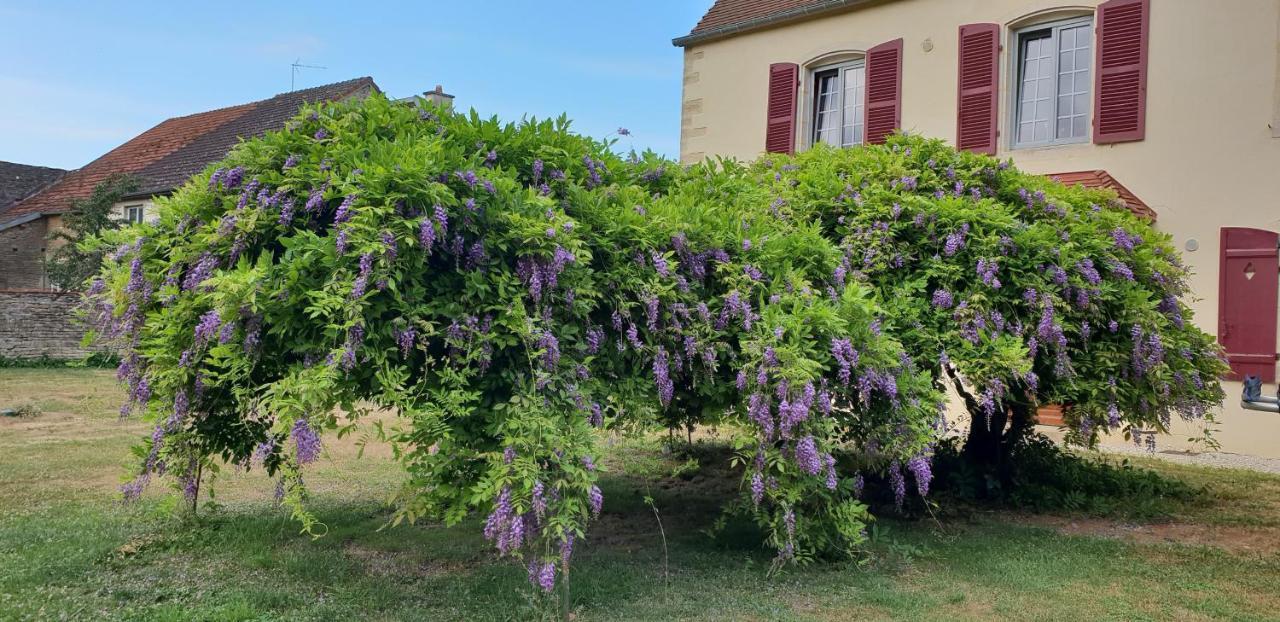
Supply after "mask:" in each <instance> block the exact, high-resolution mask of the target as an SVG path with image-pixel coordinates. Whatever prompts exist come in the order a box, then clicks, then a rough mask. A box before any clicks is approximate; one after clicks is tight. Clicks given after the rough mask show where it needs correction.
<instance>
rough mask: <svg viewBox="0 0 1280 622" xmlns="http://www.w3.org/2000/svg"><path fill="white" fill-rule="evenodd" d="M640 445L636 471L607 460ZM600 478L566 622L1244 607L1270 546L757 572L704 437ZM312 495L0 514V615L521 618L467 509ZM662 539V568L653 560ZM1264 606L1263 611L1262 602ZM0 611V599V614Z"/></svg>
mask: <svg viewBox="0 0 1280 622" xmlns="http://www.w3.org/2000/svg"><path fill="white" fill-rule="evenodd" d="M642 459H643V460H644V461H646V462H645V466H644V467H643V468H634V469H628V470H627V471H626V472H623V470H622V469H621V468H618V467H621V466H624V465H625V464H627V463H628V461H632V462H635V461H639V460H642ZM607 464H609V466H610V467H611V468H613V471H612V472H611V473H609V474H608V475H606V476H605V477H604V478H603V481H602V487H603V488H604V491H605V498H606V502H605V509H604V513H603V515H602V517H601V519H600V520H599V521H598V522H597V523H596V524H594V525H592V528H591V533H590V536H589V540H588V541H587V542H586V543H584V544H583V545H582V546H580V547H579V549H578V551H577V554H576V555H575V559H574V565H573V570H572V575H571V577H570V586H571V595H572V603H573V609H574V611H575V613H576V614H577V617H578V619H579V620H589V619H610V620H652V619H742V618H759V619H820V618H835V619H847V618H856V617H882V618H903V619H918V618H924V617H938V618H945V619H951V618H1024V619H1025V618H1027V617H1040V618H1042V619H1073V618H1074V619H1090V618H1095V619H1096V618H1098V617H1107V616H1108V615H1111V616H1114V615H1115V614H1116V613H1117V612H1124V613H1126V614H1132V615H1128V616H1126V617H1130V618H1133V619H1143V618H1148V619H1158V618H1162V617H1166V618H1167V617H1180V616H1184V615H1185V614H1198V615H1210V616H1223V617H1240V616H1246V617H1247V615H1248V614H1249V612H1250V611H1257V610H1259V609H1256V608H1257V607H1259V606H1261V604H1260V603H1259V602H1258V600H1257V598H1258V597H1257V594H1259V593H1261V594H1272V595H1273V596H1271V597H1266V598H1264V600H1267V599H1269V600H1267V603H1271V601H1274V600H1276V599H1275V597H1274V595H1275V594H1277V593H1278V591H1277V590H1276V586H1277V584H1278V581H1277V572H1278V570H1280V569H1277V568H1276V565H1277V562H1276V561H1275V560H1271V561H1268V560H1241V559H1239V558H1235V557H1232V556H1230V555H1227V554H1225V553H1222V552H1214V551H1201V550H1186V549H1175V548H1169V549H1160V550H1159V551H1158V553H1159V554H1158V555H1154V554H1145V555H1133V554H1131V553H1132V549H1131V547H1130V546H1129V545H1127V544H1125V543H1123V542H1120V541H1115V540H1102V539H1094V538H1072V537H1062V536H1059V535H1058V534H1056V533H1055V532H1052V531H1050V530H1046V529H1042V528H1037V527H1028V526H1018V525H1009V524H1001V523H1000V522H998V521H994V520H978V521H965V520H958V521H950V522H949V523H948V524H945V525H944V524H939V523H935V522H933V521H911V520H883V521H880V522H881V523H883V524H885V525H887V526H888V529H887V531H883V528H882V533H887V534H889V535H888V536H885V539H886V540H888V541H891V542H892V543H893V544H894V546H895V547H896V548H895V549H894V551H896V552H895V553H894V555H896V556H897V557H896V559H895V560H893V561H894V562H895V563H889V564H879V563H877V564H870V565H865V566H862V567H858V566H857V565H855V564H852V563H834V564H820V565H815V566H810V567H805V568H797V569H792V570H790V571H788V572H787V573H785V574H783V575H782V576H780V577H775V578H766V577H765V570H766V568H767V567H768V565H769V561H770V559H771V557H772V553H771V552H770V551H767V550H764V549H763V548H762V546H761V544H760V543H761V537H760V534H759V533H758V532H756V531H755V528H754V526H753V525H752V524H751V523H750V522H747V521H742V522H736V521H735V522H731V523H730V528H729V529H726V530H725V531H723V532H721V533H720V535H719V536H718V537H716V538H709V537H707V535H706V534H705V531H706V530H707V529H708V528H709V527H711V525H712V524H713V523H714V521H715V520H716V518H717V517H719V515H720V508H721V507H722V505H723V504H724V503H725V502H726V501H728V500H730V499H733V498H735V497H736V496H737V495H738V485H739V476H738V474H736V472H733V471H731V470H730V469H729V467H728V453H727V450H725V449H724V448H723V447H721V446H717V445H710V444H699V445H697V446H695V448H694V449H693V450H692V451H691V452H688V453H684V452H670V453H667V452H663V451H661V450H659V449H658V448H656V447H655V446H652V445H628V444H625V443H624V444H621V445H620V446H618V447H615V449H614V451H613V452H612V453H611V456H610V460H609V462H607ZM333 497H334V495H329V496H326V495H317V496H316V498H315V499H314V501H313V503H312V504H311V508H312V509H313V510H314V512H315V513H316V515H317V517H318V518H319V519H320V520H321V521H322V522H323V523H324V524H325V525H326V527H327V528H328V531H327V534H326V535H325V536H324V537H323V538H319V539H312V538H309V537H307V536H305V535H300V534H299V533H298V526H297V524H296V523H294V522H293V521H291V520H289V519H288V517H287V516H285V515H284V514H283V512H282V511H281V510H279V509H277V508H274V507H272V506H271V505H270V504H269V503H266V502H240V503H235V504H229V505H227V506H224V507H223V508H222V509H221V510H220V511H218V512H215V513H212V514H208V515H205V516H203V517H202V518H200V519H199V520H198V521H196V522H194V523H183V522H181V521H178V520H175V519H172V518H167V517H162V516H161V514H162V512H161V510H162V502H160V501H157V500H154V499H152V500H150V501H148V502H147V504H144V505H143V506H141V507H132V508H124V507H121V506H118V505H111V506H109V507H104V506H102V505H93V504H84V505H78V506H70V505H68V506H64V507H61V508H58V509H57V511H54V512H49V511H44V510H42V511H40V512H35V513H31V514H28V515H23V516H19V517H17V518H13V519H6V520H5V521H3V522H0V561H2V562H3V563H4V567H5V568H11V569H15V570H14V571H13V572H11V573H3V574H4V575H6V576H0V613H6V614H12V617H15V618H23V617H37V618H39V617H58V616H59V615H62V616H65V617H70V618H99V619H110V618H116V619H156V620H185V619H192V620H196V619H198V620H249V619H528V618H534V617H538V616H540V615H542V614H546V613H548V612H550V611H553V609H554V605H553V604H552V603H548V602H543V603H536V602H534V603H531V601H530V594H531V590H530V587H529V584H528V583H527V581H526V579H525V572H524V570H523V568H521V567H519V565H518V564H517V563H515V562H512V561H507V560H500V559H498V558H496V557H495V556H494V554H493V547H492V546H491V545H489V543H487V542H485V541H484V539H483V538H482V537H481V535H480V532H481V521H480V519H478V518H474V519H470V520H467V521H464V522H463V523H461V524H459V525H456V526H453V527H449V528H446V527H443V526H440V525H435V524H422V523H420V524H418V525H411V526H399V527H394V528H385V529H382V527H384V526H385V525H386V523H387V520H388V518H389V517H390V515H391V514H390V510H389V509H388V508H387V507H385V506H384V505H383V504H381V503H379V502H378V501H377V500H376V499H375V498H374V497H373V496H372V495H371V494H369V493H368V491H364V490H362V491H361V492H359V493H358V494H356V495H353V496H349V497H348V498H333ZM645 497H652V499H653V503H654V505H655V506H656V507H657V508H658V511H659V513H660V515H661V517H662V524H663V526H664V528H665V533H666V537H667V539H668V544H669V545H668V554H669V556H670V558H669V560H668V564H669V568H670V572H671V576H670V581H668V580H667V577H665V576H664V575H663V568H664V563H663V550H662V544H661V542H662V534H661V533H660V532H659V529H658V523H657V520H655V517H654V515H653V508H652V507H650V505H649V504H648V503H646V501H645ZM1263 610H1265V609H1263ZM3 617H6V615H0V618H3Z"/></svg>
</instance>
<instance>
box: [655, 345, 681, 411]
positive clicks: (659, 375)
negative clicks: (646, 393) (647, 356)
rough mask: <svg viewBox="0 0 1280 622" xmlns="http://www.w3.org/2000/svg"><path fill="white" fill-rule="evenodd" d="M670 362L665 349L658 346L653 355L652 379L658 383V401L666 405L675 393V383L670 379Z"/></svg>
mask: <svg viewBox="0 0 1280 622" xmlns="http://www.w3.org/2000/svg"><path fill="white" fill-rule="evenodd" d="M670 374H671V371H670V363H669V360H668V357H667V350H666V349H665V348H663V347H662V346H658V353H657V354H655V355H654V357H653V380H654V382H655V383H656V384H657V385H658V401H660V402H662V406H663V407H666V406H667V405H669V404H670V403H671V398H672V397H673V396H674V395H675V390H676V389H675V383H673V382H672V381H671V375H670Z"/></svg>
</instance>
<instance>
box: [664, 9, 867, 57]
mask: <svg viewBox="0 0 1280 622" xmlns="http://www.w3.org/2000/svg"><path fill="white" fill-rule="evenodd" d="M877 1H879V0H831V2H828V3H826V4H817V5H809V6H803V7H797V8H794V9H791V10H788V11H782V12H780V13H774V14H773V15H768V16H765V17H756V18H753V19H748V20H743V21H740V22H734V23H732V24H726V25H724V26H717V27H715V28H709V29H707V30H704V31H702V32H691V33H689V34H687V35H685V36H683V37H676V38H674V39H672V40H671V45H674V46H676V47H681V48H682V47H688V46H690V45H694V44H697V43H706V42H708V41H714V40H716V39H724V38H726V37H731V36H733V35H737V34H742V33H745V32H750V31H753V30H762V29H765V28H769V27H772V26H779V25H782V24H785V23H789V22H797V21H801V20H804V19H808V18H811V17H818V16H820V15H825V14H827V13H834V12H836V11H840V10H843V9H851V8H854V7H857V6H860V5H863V4H871V3H872V2H877Z"/></svg>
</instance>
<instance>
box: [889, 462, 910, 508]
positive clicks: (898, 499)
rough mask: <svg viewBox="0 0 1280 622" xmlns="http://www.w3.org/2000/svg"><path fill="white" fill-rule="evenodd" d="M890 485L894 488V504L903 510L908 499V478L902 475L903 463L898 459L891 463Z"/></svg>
mask: <svg viewBox="0 0 1280 622" xmlns="http://www.w3.org/2000/svg"><path fill="white" fill-rule="evenodd" d="M889 486H890V487H892V488H893V504H894V505H895V506H897V508H898V509H899V510H901V509H902V503H903V502H904V501H906V499H907V480H906V478H905V477H903V475H902V464H901V463H899V462H898V461H897V460H894V461H893V464H891V465H889Z"/></svg>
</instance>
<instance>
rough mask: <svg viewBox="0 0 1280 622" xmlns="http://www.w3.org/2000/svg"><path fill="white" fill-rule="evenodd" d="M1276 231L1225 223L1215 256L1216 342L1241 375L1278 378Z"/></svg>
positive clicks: (1232, 377) (1236, 377) (1233, 375)
mask: <svg viewBox="0 0 1280 622" xmlns="http://www.w3.org/2000/svg"><path fill="white" fill-rule="evenodd" d="M1278 242H1280V235H1277V234H1276V233H1275V232H1274V231H1266V230H1263V229H1247V228H1244V227H1223V228H1222V245H1221V253H1222V255H1221V257H1219V261H1218V343H1220V344H1222V349H1223V350H1225V351H1226V355H1227V362H1228V363H1230V364H1231V372H1230V373H1229V374H1228V376H1227V378H1228V379H1230V380H1240V379H1242V378H1244V377H1245V376H1246V375H1254V376H1260V377H1261V378H1262V381H1263V382H1274V381H1275V378H1276V295H1277V288H1280V258H1278V257H1277V250H1276V246H1277V243H1278Z"/></svg>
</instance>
